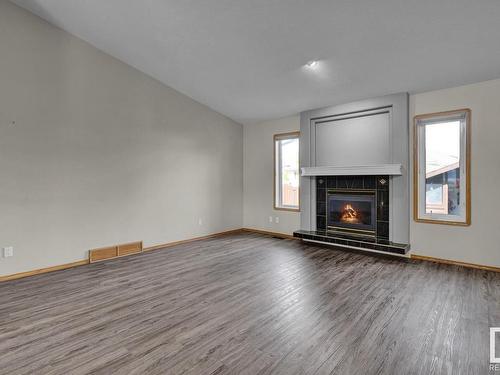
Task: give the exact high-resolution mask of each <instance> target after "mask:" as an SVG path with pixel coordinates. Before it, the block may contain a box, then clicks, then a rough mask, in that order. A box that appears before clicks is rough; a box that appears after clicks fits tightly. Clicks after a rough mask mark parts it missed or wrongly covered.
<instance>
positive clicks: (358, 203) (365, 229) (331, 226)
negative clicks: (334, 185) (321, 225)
mask: <svg viewBox="0 0 500 375" xmlns="http://www.w3.org/2000/svg"><path fill="white" fill-rule="evenodd" d="M375 202H376V192H375V190H373V191H370V190H364V191H362V190H351V189H346V190H337V189H334V190H328V191H327V202H326V204H327V209H326V217H327V218H326V221H327V229H328V231H332V232H341V233H348V234H352V235H357V236H368V237H375V236H376V230H377V227H376V223H377V213H376V210H375Z"/></svg>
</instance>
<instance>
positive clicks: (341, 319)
mask: <svg viewBox="0 0 500 375" xmlns="http://www.w3.org/2000/svg"><path fill="white" fill-rule="evenodd" d="M490 326H500V274H498V273H493V272H485V271H479V270H470V269H465V268H461V267H456V266H446V265H437V264H433V263H427V262H411V261H405V260H400V259H395V258H381V257H375V256H372V255H366V254H361V253H354V252H345V251H343V250H338V249H334V248H329V247H321V246H316V245H311V244H306V243H301V242H299V241H295V240H280V239H276V238H272V237H269V236H262V235H256V234H235V235H229V236H224V237H218V238H213V239H209V240H202V241H198V242H192V243H189V244H184V245H179V246H176V247H172V248H169V249H168V250H158V251H154V252H150V253H146V254H142V255H138V256H132V257H127V258H121V259H117V260H113V261H109V262H106V263H99V264H92V265H89V266H83V267H79V268H74V269H71V270H65V271H59V272H54V273H50V274H45V275H40V276H34V277H30V278H26V279H21V280H17V281H12V282H5V283H1V284H0V373H1V374H89V373H92V374H287V375H291V374H398V375H399V374H487V373H488V368H489V327H490Z"/></svg>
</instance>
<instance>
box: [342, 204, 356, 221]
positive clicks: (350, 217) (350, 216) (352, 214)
mask: <svg viewBox="0 0 500 375" xmlns="http://www.w3.org/2000/svg"><path fill="white" fill-rule="evenodd" d="M340 219H341V220H342V221H345V222H348V223H354V224H356V223H359V222H360V220H359V217H358V212H357V211H356V210H355V209H354V208H353V207H352V206H351V205H350V204H346V205H345V206H344V209H343V211H342V216H341V218H340Z"/></svg>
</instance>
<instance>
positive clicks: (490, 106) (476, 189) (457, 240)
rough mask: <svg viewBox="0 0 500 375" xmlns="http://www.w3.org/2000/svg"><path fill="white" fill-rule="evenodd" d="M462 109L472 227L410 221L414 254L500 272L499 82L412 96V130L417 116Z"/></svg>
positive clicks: (488, 82)
mask: <svg viewBox="0 0 500 375" xmlns="http://www.w3.org/2000/svg"><path fill="white" fill-rule="evenodd" d="M460 108H470V109H471V110H472V138H471V139H472V150H471V154H472V157H471V164H472V165H471V183H472V186H471V189H472V196H471V197H472V203H471V206H472V212H471V213H472V225H471V226H470V227H456V226H449V225H435V224H426V223H416V222H414V221H413V219H412V222H411V226H410V242H411V246H412V252H413V253H415V254H420V255H427V256H432V257H437V258H445V259H452V260H458V261H463V262H470V263H477V264H483V265H490V266H496V267H500V221H499V219H500V189H499V187H500V80H494V81H487V82H482V83H477V84H473V85H467V86H461V87H456V88H452V89H446V90H439V91H432V92H427V93H423V94H417V95H412V96H411V97H410V126H411V127H412V122H413V117H414V116H415V115H419V114H424V113H432V112H440V111H449V110H453V109H460ZM411 134H412V135H413V132H411ZM412 162H413V161H412ZM412 194H413V192H412Z"/></svg>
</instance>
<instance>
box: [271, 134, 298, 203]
mask: <svg viewBox="0 0 500 375" xmlns="http://www.w3.org/2000/svg"><path fill="white" fill-rule="evenodd" d="M274 163H275V164H274V179H275V181H274V208H275V209H277V210H290V211H298V210H299V179H300V174H299V132H294V133H286V134H277V135H275V136H274Z"/></svg>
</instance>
